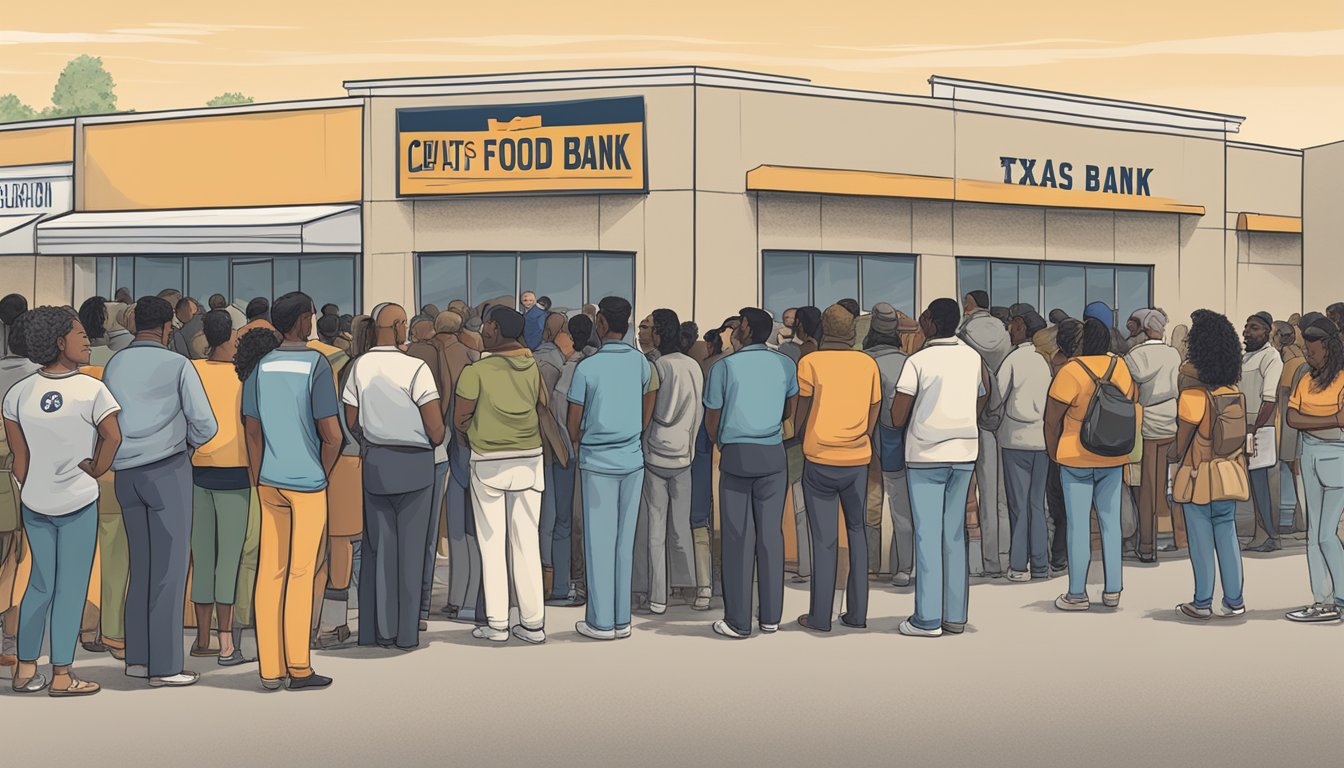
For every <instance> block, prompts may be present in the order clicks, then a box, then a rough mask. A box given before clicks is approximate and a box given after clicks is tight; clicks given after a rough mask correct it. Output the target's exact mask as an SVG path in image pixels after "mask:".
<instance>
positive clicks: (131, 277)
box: [112, 256, 140, 301]
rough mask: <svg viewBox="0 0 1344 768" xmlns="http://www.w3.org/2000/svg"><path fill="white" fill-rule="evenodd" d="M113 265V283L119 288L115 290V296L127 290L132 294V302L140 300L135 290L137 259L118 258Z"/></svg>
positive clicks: (132, 257)
mask: <svg viewBox="0 0 1344 768" xmlns="http://www.w3.org/2000/svg"><path fill="white" fill-rule="evenodd" d="M113 264H114V268H113V272H112V282H113V284H115V285H116V286H117V287H116V288H114V289H113V291H112V292H113V294H114V295H115V294H116V292H117V291H118V290H120V289H122V288H125V289H126V290H128V291H130V292H131V301H135V300H136V299H138V298H140V295H139V294H138V293H136V292H135V290H134V288H135V257H134V256H117V257H116V258H115V259H113Z"/></svg>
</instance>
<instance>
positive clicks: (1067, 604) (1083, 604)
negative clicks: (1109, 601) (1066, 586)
mask: <svg viewBox="0 0 1344 768" xmlns="http://www.w3.org/2000/svg"><path fill="white" fill-rule="evenodd" d="M1055 607H1056V608H1058V609H1059V610H1061V611H1086V610H1087V609H1089V608H1091V607H1092V601H1091V600H1088V599H1087V598H1086V597H1081V598H1072V597H1069V595H1068V593H1067V592H1066V593H1064V594H1062V595H1060V596H1059V597H1056V598H1055Z"/></svg>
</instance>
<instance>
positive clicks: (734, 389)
mask: <svg viewBox="0 0 1344 768" xmlns="http://www.w3.org/2000/svg"><path fill="white" fill-rule="evenodd" d="M796 394H798V371H797V370H796V369H795V368H794V365H793V361H792V360H790V359H789V358H787V357H785V356H784V355H782V354H780V353H778V352H776V351H774V350H773V349H769V348H767V347H766V346H765V345H764V344H752V345H751V346H748V347H743V348H742V349H740V350H738V351H736V352H734V353H733V354H731V355H729V356H727V357H725V358H723V359H721V360H719V361H718V362H716V363H714V365H713V367H711V368H710V369H709V380H708V381H707V382H705V408H708V409H711V410H717V411H720V416H719V435H718V438H719V445H732V444H733V443H751V444H753V445H779V444H780V443H782V442H783V441H784V434H783V429H782V428H781V425H782V422H783V420H784V403H785V401H787V400H788V399H789V398H790V397H793V396H794V395H796Z"/></svg>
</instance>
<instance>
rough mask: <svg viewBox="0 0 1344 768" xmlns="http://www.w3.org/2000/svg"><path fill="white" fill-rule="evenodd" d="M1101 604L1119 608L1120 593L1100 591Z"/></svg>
mask: <svg viewBox="0 0 1344 768" xmlns="http://www.w3.org/2000/svg"><path fill="white" fill-rule="evenodd" d="M1101 604H1102V605H1104V606H1106V607H1107V608H1119V607H1120V593H1119V592H1102V593H1101Z"/></svg>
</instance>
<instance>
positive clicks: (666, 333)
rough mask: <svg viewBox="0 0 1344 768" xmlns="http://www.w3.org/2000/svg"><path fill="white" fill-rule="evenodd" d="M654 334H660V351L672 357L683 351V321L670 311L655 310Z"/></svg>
mask: <svg viewBox="0 0 1344 768" xmlns="http://www.w3.org/2000/svg"><path fill="white" fill-rule="evenodd" d="M652 317H653V332H654V333H656V334H658V351H659V352H661V353H663V354H664V355H672V354H676V353H677V352H680V351H681V319H680V318H678V317H677V313H676V312H673V311H672V310H670V309H655V310H653V315H652Z"/></svg>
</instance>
